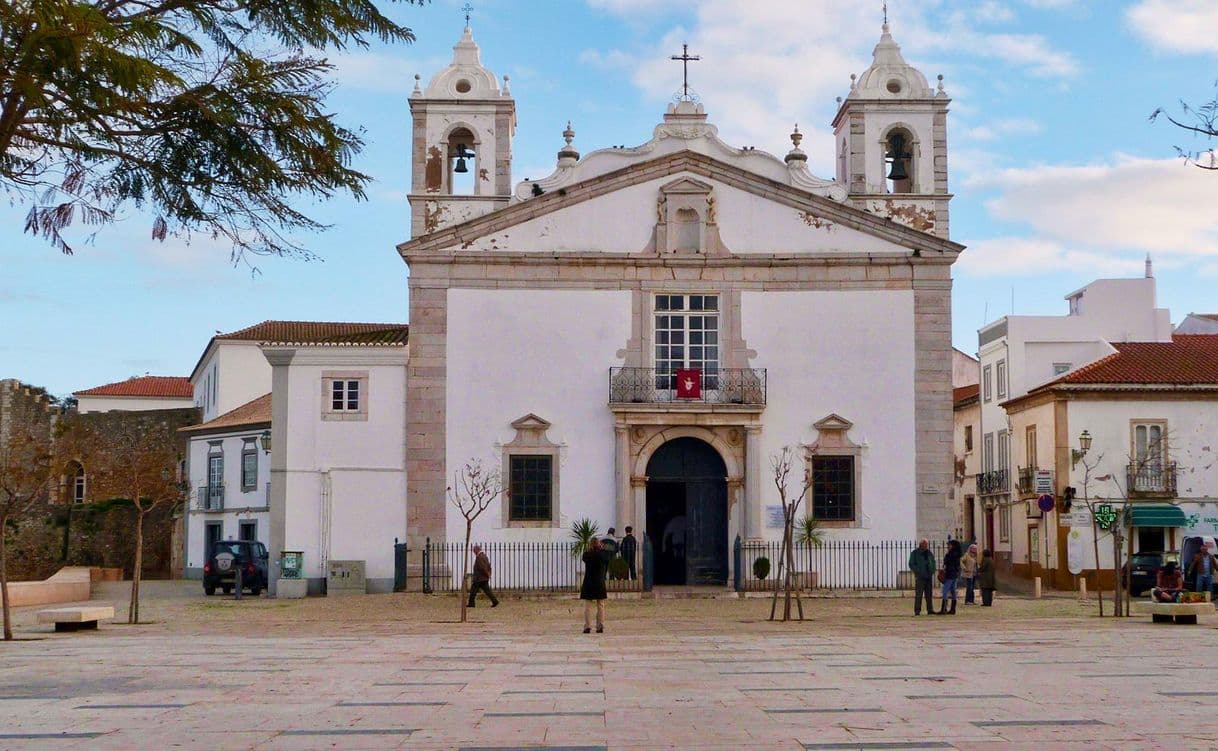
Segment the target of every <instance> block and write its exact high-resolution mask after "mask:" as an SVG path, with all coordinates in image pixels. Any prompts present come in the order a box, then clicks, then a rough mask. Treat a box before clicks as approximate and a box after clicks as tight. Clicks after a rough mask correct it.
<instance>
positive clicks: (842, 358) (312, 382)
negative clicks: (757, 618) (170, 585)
mask: <svg viewBox="0 0 1218 751" xmlns="http://www.w3.org/2000/svg"><path fill="white" fill-rule="evenodd" d="M949 101H950V100H949V99H948V98H947V95H946V93H945V92H944V91H943V88H942V84H940V85H939V87H938V89H935V88H932V87H931V86H930V85H929V84H928V82H927V80H926V78H925V77H924V76H923V75H922V74H921V73H920V72H918V71H917V70H916V69H914V68H912V67H911V66H909V65H908V64H906V63H905V61H904V60H903V59H902V57H901V54H900V50H899V48H898V46H897V45H896V43H895V42H894V41H893V39H892V37H891V35H890V34H889V32H888V28H887V26H885V27H884V29H883V34H882V36H881V38H880V42H879V44H877V46H876V48H875V51H874V62H873V64H872V66H871V67H869V68H868V69H867V70H865V71H864V72H863V74H862V75H861V76H860V77H859V78H858V79H857V82H856V84H855V85H853V86H852V87H851V89H850V91H849V93H848V95H847V97H846V98H845V99H844V100H842V102H841V105H840V108H839V110H838V113H837V115H836V117H835V118H834V121H833V128H834V132H835V134H836V138H835V144H836V148H837V149H838V155H837V156H838V159H837V160H836V161H837V165H838V174H837V179H836V180H827V179H821V178H818V177H816V176H814V175H812V174H811V173H810V172H809V170H808V168H807V157H806V155H805V154H804V152H803V151H802V150H800V148H799V145H800V142H801V140H802V138H803V136H802V134H800V133H799V132H798V130H796V131H795V132H794V133H792V134H791V141H792V148H791V150H790V151H789V152H788V153H787V154H786V155H785V157H783V158H778V157H775V156H772V155H770V154H768V153H765V152H762V151H758V150H756V149H754V148H751V147H745V148H737V147H733V146H729V145H728V144H726V143H724V142H723V141H722V140H720V139H719V137H718V135H717V130H716V128H715V126H714V125H712V124H711V123H710V122H709V120H708V118H707V115H706V113H705V112H704V110H703V108H702V106H701V105H700V104H697V103H696V102H695V101H692V99H691V98H688V97H682V98H678V100H677V101H675V102H674V103H673V104H670V105H669V107H668V111H667V113H666V114H665V115H664V117H663V121H662V122H661V123H660V124H659V125H657V126H656V127H655V130H654V134H653V137H652V138H651V139H650V140H649V141H647V142H646V143H644V144H642V145H641V146H637V147H614V148H608V149H602V150H600V151H595V152H593V153H591V154H588V155H587V156H585V157H582V158H581V157H580V154H579V152H578V151H577V150H576V148H575V146H574V144H573V141H574V132H573V129H572V128H570V127H568V129H567V130H566V131H565V132H564V134H563V136H564V140H565V145H563V146H562V147H561V149H560V150H559V152H558V159H557V166H556V170H555V172H554V173H553V174H551V175H550V176H548V177H545V178H543V179H539V180H530V181H525V182H522V183H519V184H518V185H516V187H515V189H514V190H513V189H512V188H511V180H510V170H511V159H510V156H511V138H512V135H513V130H514V125H515V105H514V102H513V100H512V98H511V95H510V93H509V92H508V90H507V86H506V77H505V81H504V86H503V87H502V88H501V87H500V86H499V85H498V83H497V78H496V77H495V76H494V75H493V74H492V73H491V72H490V71H489V70H487V69H486V68H484V67H483V66H481V64H480V63H479V58H478V48H477V46H476V44H475V43H474V41H473V38H472V34H471V32H470V30H469V29H468V28H467V29H466V30H465V34H464V36H463V37H462V39H461V41H460V42H459V43H458V44H457V46H456V48H455V54H454V60H453V64H452V65H451V66H449V67H448V68H445V69H444V70H442V71H440V72H439V73H438V74H436V76H435V77H434V78H433V79H432V80H431V82H430V83H429V85H428V86H427V87H426V88H425V89H424V88H423V87H421V86H416V89H415V91H414V93H413V95H412V96H411V98H410V106H411V111H412V115H413V133H414V136H413V152H412V153H413V155H414V173H413V182H412V188H411V194H410V203H411V209H412V228H413V231H414V239H412V240H411V241H409V242H407V243H404V244H403V245H401V246H400V247H399V250H400V252H401V254H402V257H403V258H404V259H405V260H406V262H407V264H408V265H409V268H410V274H409V285H410V296H409V299H410V317H409V318H410V322H411V332H410V337H411V343H410V360H409V366H408V369H407V374H406V377H407V378H408V380H409V384H410V388H409V394H410V396H409V399H408V400H407V401H406V402H405V407H406V430H405V438H406V449H405V452H404V455H405V458H406V464H407V469H408V475H407V488H408V501H407V503H406V504H405V512H406V514H407V516H406V525H405V526H406V536H407V538H408V539H409V541H410V543H411V549H412V550H416V551H417V550H420V549H421V547H422V543H423V542H424V540H425V538H431V539H432V540H433V541H436V540H456V539H460V537H462V536H463V532H464V530H463V520H462V519H461V517H460V516H459V515H458V514H457V513H456V512H455V511H454V510H452V509H451V508H450V507H449V504H448V502H447V500H446V492H445V489H446V487H448V485H450V484H451V482H452V476H453V473H454V472H456V471H457V470H458V469H459V468H460V467H461V466H462V465H463V464H464V463H465V462H467V461H469V460H471V459H477V460H482V461H484V462H485V463H487V464H489V465H490V466H493V467H501V468H502V471H503V475H504V480H505V484H506V485H507V486H508V488H509V490H510V493H509V494H508V495H507V496H506V500H505V501H504V502H502V503H500V504H497V505H496V506H495V507H493V508H492V509H491V510H489V511H488V512H487V513H486V514H484V515H483V516H482V517H481V518H480V519H479V520H478V522H477V523H476V525H475V530H474V535H475V537H476V538H478V539H481V540H503V541H511V540H515V541H559V540H563V539H566V538H567V536H568V535H569V532H568V528H569V526H570V524H571V523H572V522H573V521H575V520H577V519H580V518H582V517H588V518H591V519H593V520H596V521H598V522H599V523H600V526H601V529H605V528H606V527H608V526H615V527H616V528H617V530H618V531H619V533H620V532H621V531H622V530H623V528H624V527H625V526H627V525H632V526H634V527H635V529H636V530H639V531H641V532H644V533H645V534H647V535H648V536H649V537H650V538H651V539H652V540H653V544H654V546H655V549H656V550H657V551H660V550H661V548H662V547H665V546H666V544H667V543H668V542H671V539H672V535H671V533H672V531H673V530H678V529H683V530H684V532H683V533H682V534H683V535H684V540H683V542H684V545H681V546H679V548H680V549H679V550H678V551H677V552H676V553H675V554H672V555H668V556H666V557H664V563H662V564H657V569H656V571H655V574H656V582H657V583H698V582H707V583H724V582H725V581H730V574H731V572H730V558H731V556H730V549H731V544H732V540H733V539H735V538H736V537H737V536H740V537H742V538H744V539H746V540H754V539H755V540H763V539H768V540H773V539H777V538H778V536H779V535H780V529H779V528H777V527H775V526H772V524H771V522H770V519H771V518H772V515H771V514H770V513H769V511H770V509H772V508H773V507H774V506H776V505H777V504H778V497H777V493H776V491H775V488H774V485H773V481H772V476H771V471H770V457H772V456H774V455H775V454H777V453H778V452H780V451H781V449H782V448H783V447H784V446H795V447H798V448H797V451H798V456H799V459H800V461H801V462H803V463H806V467H807V468H808V470H809V471H810V472H811V473H812V474H813V475H814V477H815V480H816V483H815V490H814V492H813V494H812V497H811V498H809V500H808V508H809V509H810V510H811V511H812V512H813V513H814V515H815V516H817V517H818V518H819V519H820V520H821V521H822V524H823V525H824V526H825V527H826V528H828V529H829V534H830V536H831V537H834V538H840V539H850V540H858V541H868V540H894V539H913V538H915V537H916V536H918V535H926V536H931V537H935V538H940V539H942V538H944V537H946V536H947V535H948V534H949V533H950V532H951V531H952V530H953V527H954V524H955V511H954V510H953V508H952V506H951V504H950V501H949V492H950V490H951V487H952V401H951V378H952V371H953V354H952V346H951V315H950V314H951V265H952V263H953V262H954V261H955V259H956V257H957V255H958V254H959V253H960V252H961V250H962V249H963V248H962V246H960V245H958V244H956V243H953V242H951V241H950V240H948V201H949V199H950V198H951V195H950V193H949V192H948V185H947V147H946V138H947V136H946V117H947V108H948V103H949ZM776 127H778V126H777V124H776ZM469 170H472V173H473V175H474V176H475V179H474V181H473V188H472V189H471V190H469V191H468V192H466V193H461V192H460V191H459V190H457V191H454V186H458V188H459V184H458V180H457V178H459V177H460V176H461V175H462V174H463V173H466V172H467V171H469ZM354 352H355V350H351V351H350V352H349V353H348V352H344V353H343V354H344V355H346V354H351V353H354ZM267 354H268V359H271V360H272V362H276V360H275V359H274V358H275V356H276V350H273V349H269V348H268V349H267ZM297 357H299V355H297ZM297 364H298V360H297V359H293V360H292V361H291V364H290V365H287V364H285V365H284V368H285V371H284V372H285V374H286V373H288V372H289V371H293V370H294V369H295V368H296V367H297ZM326 367H336V368H337V367H339V365H338V362H337V361H334V362H333V363H331V364H324V365H323V364H319V365H316V366H312V369H311V370H309V371H307V372H305V373H304V374H303V376H302V377H301V381H300V382H301V383H302V384H303V386H302V387H301V388H302V393H303V394H304V396H300V397H299V399H297V397H290V398H289V402H290V403H291V404H292V405H293V407H291V409H296V410H298V412H299V413H300V414H302V415H305V416H304V417H303V418H302V419H303V421H304V424H306V425H316V426H322V427H327V428H348V427H351V426H352V424H350V423H338V424H329V423H324V422H319V420H320V417H321V416H320V415H319V414H318V410H317V406H316V400H315V397H316V393H317V387H318V384H320V383H322V382H323V381H324V378H325V376H324V373H323V370H324V368H326ZM342 367H344V368H346V367H349V364H348V363H346V362H344V363H343V365H342ZM364 367H366V368H371V367H373V365H372V364H371V363H368V364H365V366H364ZM386 367H389V366H386ZM284 377H286V378H288V379H289V382H290V383H294V381H292V380H291V379H294V378H295V377H296V376H295V375H285V376H284ZM279 378H280V376H279V365H278V364H276V382H275V400H276V401H275V425H276V433H275V443H276V445H279V442H280V440H281V438H280V410H281V406H280V405H281V402H280V394H281V383H280V380H279ZM373 388H374V390H375V386H373ZM289 389H290V387H289ZM298 401H299V405H300V406H296V405H297V403H298ZM400 403H401V402H399V404H400ZM386 408H389V407H388V406H387V407H386ZM295 414H297V413H296V412H293V413H292V415H295ZM288 419H289V421H291V422H292V424H293V426H294V425H296V424H298V423H296V422H295V420H296V419H297V418H296V417H294V416H289V417H288ZM390 427H391V426H390V424H389V423H386V426H385V430H389V429H390ZM295 431H296V429H295V427H293V428H291V429H290V430H288V431H287V435H288V436H289V438H288V440H294V439H293V438H291V436H293V435H295ZM308 433H309V431H308V430H306V431H305V435H308ZM396 435H397V433H396V432H394V433H389V434H387V435H383V436H381V437H380V440H381V441H382V442H383V443H384V445H388V444H389V443H390V442H391V441H392V440H395V437H396ZM301 440H305V439H303V438H302V439H301ZM330 444H331V445H332V444H333V441H330ZM361 445H362V444H361ZM312 450H313V451H314V452H319V451H322V450H323V444H322V443H320V442H319V443H318V444H317V445H316V446H315V447H314V448H313V449H312ZM306 451H307V449H306ZM272 455H273V457H275V461H276V472H279V471H281V470H282V471H283V472H286V474H287V477H288V478H289V480H288V482H289V486H288V487H289V490H288V491H287V495H286V500H285V504H286V506H285V507H286V509H287V510H288V511H287V518H286V522H285V524H286V525H287V533H286V534H287V539H286V541H285V543H284V544H285V545H288V546H289V547H290V546H291V544H292V539H293V533H292V529H291V527H292V525H293V524H294V521H293V520H294V519H295V517H296V512H294V511H292V508H293V504H295V503H296V500H295V499H296V498H297V497H299V496H298V495H297V494H295V493H293V492H291V491H290V487H291V486H290V483H291V482H293V480H292V478H294V477H295V475H294V474H293V473H294V472H295V471H296V470H295V469H294V468H293V466H292V465H291V464H290V462H291V461H292V459H291V452H289V455H288V457H287V461H288V462H289V464H288V465H286V466H284V465H281V464H280V461H281V460H282V458H281V456H280V455H279V454H278V452H277V451H275V452H273V454H272ZM306 455H307V454H306ZM391 458H392V457H390V456H385V457H384V462H385V464H386V471H393V470H391V469H389V467H388V465H390V464H392V462H391V461H390V459H391ZM397 458H400V455H398V457H397ZM376 463H377V464H379V462H376ZM311 471H312V470H311ZM802 474H803V472H802V471H798V470H797V471H796V472H795V473H794V475H795V476H796V477H798V476H799V475H802ZM278 476H279V475H278V474H276V475H275V477H276V478H277V477H278ZM321 481H322V480H321V478H320V477H314V476H310V477H309V478H308V479H307V480H305V479H303V478H302V479H301V482H308V483H311V484H314V485H316V484H317V483H319V482H321ZM272 482H273V484H274V483H275V482H276V480H275V479H273V480H272ZM275 487H276V490H274V491H273V501H272V507H273V508H277V507H278V506H279V504H280V501H279V500H278V497H277V493H278V490H277V487H278V486H275ZM335 492H336V493H337V490H336V491H335ZM369 492H371V491H369ZM381 495H382V497H388V496H389V489H383V490H382V491H381ZM335 506H336V507H337V502H335ZM399 510H400V509H399ZM301 517H302V518H303V519H304V520H306V521H305V522H303V524H304V526H302V528H301V530H300V533H301V534H302V535H304V539H315V538H316V537H317V535H316V534H315V532H314V530H313V528H312V526H310V525H312V524H313V521H312V519H315V518H321V519H322V520H323V523H327V522H328V523H332V524H333V525H334V526H332V527H331V532H330V534H331V542H330V551H329V555H330V556H331V557H338V556H339V552H338V550H337V544H338V543H337V536H338V525H339V524H340V520H339V516H338V515H337V514H334V515H331V514H329V513H328V512H326V511H324V510H323V511H322V512H321V513H320V514H319V515H317V514H314V513H313V511H312V509H311V508H310V509H308V510H306V511H305V512H303V513H302V514H301ZM341 523H343V524H345V523H346V519H343V521H342V522H341ZM355 523H356V525H358V524H362V523H363V519H362V517H360V518H357V519H356V522H355ZM390 526H391V525H390V519H388V518H386V519H384V520H383V522H382V526H381V527H380V528H379V537H378V538H377V539H375V540H374V539H372V538H371V537H368V536H367V535H363V534H361V533H359V532H358V531H356V529H353V530H351V531H349V532H346V533H345V534H347V535H349V537H348V539H351V540H357V541H358V545H357V546H356V547H355V548H353V549H352V550H350V551H349V552H348V551H345V552H344V553H343V555H344V556H350V557H353V558H360V559H369V560H370V561H371V559H372V557H373V556H374V555H387V554H388V553H389V551H390V548H389V545H388V543H389V539H388V538H389V534H388V530H389V528H390ZM357 529H363V528H362V527H357ZM666 531H667V533H666ZM641 537H642V535H640V538H641ZM272 541H273V544H272V549H273V550H272V554H273V555H274V550H275V549H276V548H277V543H275V541H274V538H272ZM674 550H675V549H674ZM670 552H672V551H670ZM657 557H659V556H657ZM413 561H414V563H416V564H417V558H416V559H413ZM370 566H371V563H370ZM893 573H894V576H895V572H893ZM370 575H371V574H370Z"/></svg>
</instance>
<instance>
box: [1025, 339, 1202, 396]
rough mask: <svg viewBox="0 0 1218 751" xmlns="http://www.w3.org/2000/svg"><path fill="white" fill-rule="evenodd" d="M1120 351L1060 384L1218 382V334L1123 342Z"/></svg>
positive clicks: (1073, 374) (1073, 373)
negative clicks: (1161, 340) (1167, 340)
mask: <svg viewBox="0 0 1218 751" xmlns="http://www.w3.org/2000/svg"><path fill="white" fill-rule="evenodd" d="M1112 346H1113V347H1116V350H1117V351H1116V353H1115V354H1111V355H1109V356H1107V357H1105V358H1103V359H1100V360H1096V361H1095V362H1093V363H1091V364H1090V365H1084V366H1083V367H1081V368H1079V369H1078V370H1076V371H1074V372H1072V373H1068V374H1067V375H1064V376H1062V377H1061V378H1059V379H1057V380H1056V381H1053V382H1052V383H1051V384H1048V385H1050V386H1052V385H1057V384H1101V383H1103V384H1162V385H1178V386H1186V385H1199V384H1218V334H1176V335H1175V336H1173V337H1172V340H1171V341H1170V342H1121V343H1118V344H1113V345H1112Z"/></svg>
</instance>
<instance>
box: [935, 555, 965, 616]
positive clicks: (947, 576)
mask: <svg viewBox="0 0 1218 751" xmlns="http://www.w3.org/2000/svg"><path fill="white" fill-rule="evenodd" d="M963 557H964V556H963V555H961V553H960V541H959V540H951V541H949V542H948V543H947V553H945V554H944V556H943V575H942V576H941V577H940V579H939V580H940V581H941V582H943V592H942V593H941V595H942V599H941V600H940V602H939V615H955V614H956V582H957V581H959V579H960V559H961V558H963ZM948 600H951V601H952V609H951V610H948V609H947V601H948Z"/></svg>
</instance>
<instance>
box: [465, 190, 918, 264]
mask: <svg viewBox="0 0 1218 751" xmlns="http://www.w3.org/2000/svg"><path fill="white" fill-rule="evenodd" d="M682 177H688V178H690V179H693V180H698V181H700V182H704V183H710V184H711V185H713V186H714V196H715V204H716V221H717V223H718V225H719V235H720V238H721V239H722V241H723V243H724V245H725V246H726V247H727V248H728V249H729V250H730V251H732V252H733V253H775V252H782V253H787V252H798V253H834V252H843V253H844V252H853V253H862V252H865V253H902V254H904V253H908V252H909V250H908V248H904V247H902V246H900V245H897V244H895V243H891V242H888V241H886V240H883V239H880V238H878V237H874V236H871V235H867V234H864V233H862V232H858V231H856V230H852V229H847V228H845V227H842V226H839V225H836V224H832V223H828V224H825V223H822V224H821V226H820V227H817V226H814V224H815V223H816V222H815V221H814V220H813V219H811V218H809V217H807V216H805V214H804V212H802V211H799V210H796V209H794V208H792V207H790V206H786V205H784V204H780V203H777V202H775V201H771V200H769V199H767V198H764V197H761V196H758V195H755V194H753V193H749V192H747V191H744V190H740V189H738V188H734V187H731V186H728V185H724V184H721V183H717V182H715V181H714V180H708V179H706V178H705V177H703V176H701V175H697V174H692V173H684V172H683V173H679V174H675V175H669V176H666V177H663V178H660V179H657V180H652V181H649V182H646V183H642V184H639V185H634V186H631V187H628V188H623V189H622V190H618V191H615V192H613V193H610V194H607V195H604V196H600V197H598V198H594V199H591V200H588V201H583V202H581V203H578V204H576V205H574V206H571V207H569V208H565V209H561V210H559V211H555V212H553V213H550V214H547V215H545V216H541V217H538V218H536V219H533V220H530V221H527V222H523V223H521V224H518V225H516V226H514V227H511V228H509V229H507V230H504V231H502V232H498V233H495V234H492V235H487V236H485V237H481V238H479V239H477V240H475V241H474V242H473V243H472V244H471V245H470V247H469V248H462V249H463V250H467V249H468V250H503V251H531V252H537V251H555V252H606V253H638V252H641V251H642V250H644V249H645V248H646V247H647V246H648V244H649V243H651V241H652V236H653V235H654V228H655V223H656V200H657V199H658V198H659V195H660V193H659V190H660V187H661V186H663V185H666V184H668V183H670V182H673V181H675V180H678V179H680V178H682ZM619 217H635V218H636V220H634V221H627V222H623V221H619V220H618V218H619ZM704 218H705V217H704ZM577 271H578V270H577Z"/></svg>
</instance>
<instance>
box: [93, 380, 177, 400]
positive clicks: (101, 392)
mask: <svg viewBox="0 0 1218 751" xmlns="http://www.w3.org/2000/svg"><path fill="white" fill-rule="evenodd" d="M75 396H152V397H161V398H165V399H190V398H191V397H192V396H194V388H193V387H192V386H191V385H190V379H189V378H186V377H183V376H139V377H136V378H128V379H127V380H125V381H119V382H118V383H107V384H106V385H105V386H97V387H96V388H91V389H85V390H84V391H77V392H76V393H75Z"/></svg>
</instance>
